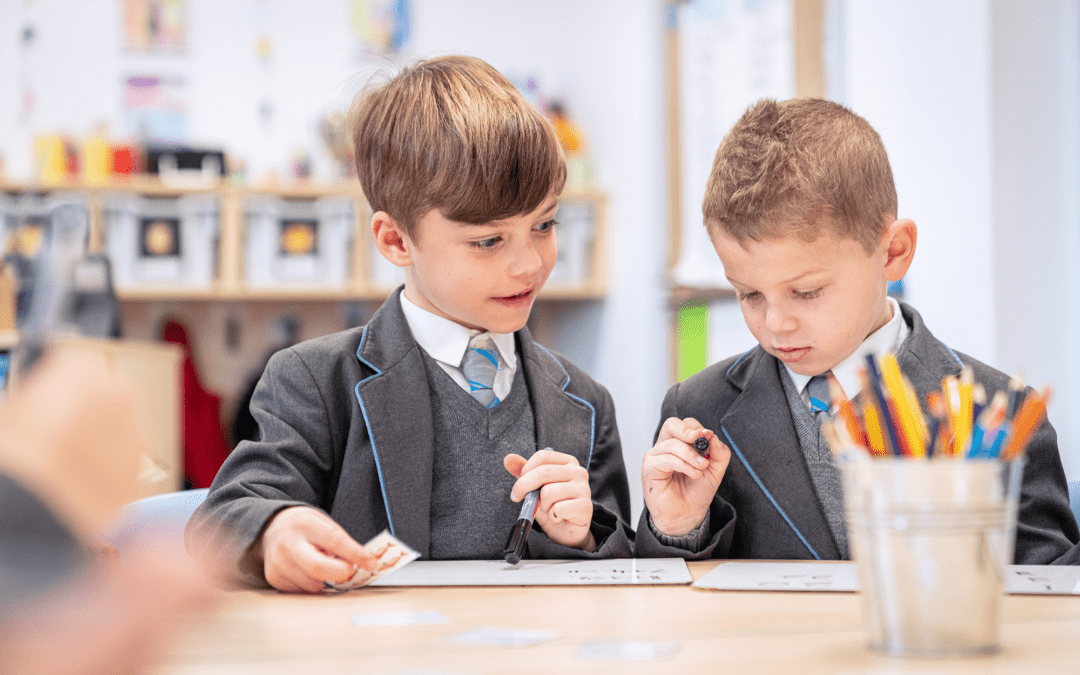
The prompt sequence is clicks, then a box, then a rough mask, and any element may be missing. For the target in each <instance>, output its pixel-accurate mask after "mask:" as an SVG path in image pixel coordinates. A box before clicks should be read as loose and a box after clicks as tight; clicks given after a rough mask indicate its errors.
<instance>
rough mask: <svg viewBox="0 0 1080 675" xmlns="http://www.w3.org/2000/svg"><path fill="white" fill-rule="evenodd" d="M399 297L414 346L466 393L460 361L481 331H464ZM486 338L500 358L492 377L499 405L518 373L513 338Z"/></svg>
mask: <svg viewBox="0 0 1080 675" xmlns="http://www.w3.org/2000/svg"><path fill="white" fill-rule="evenodd" d="M398 297H400V298H401V311H402V312H404V313H405V321H406V323H408V324H409V330H410V331H411V332H412V335H413V339H415V340H416V343H417V344H418V345H420V348H421V349H423V350H424V351H425V352H427V353H428V356H430V357H431V358H433V359H435V361H436V362H437V363H438V364H439V366H440V367H441V368H442V369H443V370H445V371H446V374H447V375H449V376H450V377H451V378H452V379H453V380H454V382H457V383H458V386H460V387H461V388H462V389H464V390H465V391H469V390H470V387H469V383H468V382H467V381H466V380H465V375H463V374H462V372H461V360H462V359H463V358H464V357H465V350H467V349H468V348H469V341H470V340H472V339H473V338H474V337H476V336H477V335H480V334H481V333H483V332H484V331H480V330H475V329H471V328H466V327H465V326H462V325H461V324H459V323H456V322H454V321H451V320H450V319H447V318H445V317H441V316H439V315H438V314H432V313H431V312H429V311H427V310H426V309H423V308H422V307H418V306H417V305H416V304H415V303H413V302H412V301H411V300H409V299H408V298H406V297H405V293H404V292H402V293H401V294H400V295H399V296H398ZM488 335H490V336H491V338H492V341H493V342H494V343H495V348H496V349H498V350H499V358H500V360H501V361H502V363H501V364H500V365H499V370H498V371H497V372H496V373H495V383H494V384H493V385H492V387H491V388H492V390H493V391H494V392H495V395H496V396H498V397H499V400H500V401H505V400H506V397H507V396H508V395H509V394H510V387H511V385H513V383H514V373H516V372H517V351H516V345H515V342H514V334H513V333H488Z"/></svg>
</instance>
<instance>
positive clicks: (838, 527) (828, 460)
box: [776, 361, 850, 560]
mask: <svg viewBox="0 0 1080 675" xmlns="http://www.w3.org/2000/svg"><path fill="white" fill-rule="evenodd" d="M776 367H777V368H778V369H779V370H780V381H781V382H783V384H784V395H785V396H786V397H787V403H788V408H790V409H791V419H792V420H793V421H794V422H795V433H796V434H798V436H799V446H800V447H802V451H803V456H804V457H806V468H807V469H809V470H810V480H811V482H812V483H813V484H814V492H816V493H817V497H818V501H820V502H821V506H822V509H823V510H824V511H825V520H826V521H827V522H828V523H829V531H830V532H831V533H832V536H833V541H834V542H836V548H837V550H839V551H840V558H841V559H842V560H847V559H848V558H849V557H850V556H849V554H848V540H847V523H846V522H845V520H844V485H843V483H842V481H841V479H840V470H839V469H838V468H836V464H835V463H834V462H833V457H832V452H830V451H829V445H828V443H826V442H825V437H824V436H822V435H821V427H820V426H819V425H818V423H817V420H815V419H814V416H813V415H812V414H811V413H810V410H809V409H808V408H807V407H806V403H804V402H803V400H802V396H801V395H800V392H799V390H798V389H796V388H795V383H794V382H793V381H792V380H791V375H790V374H789V373H788V371H787V368H785V367H784V364H783V363H781V362H780V361H777V363H776Z"/></svg>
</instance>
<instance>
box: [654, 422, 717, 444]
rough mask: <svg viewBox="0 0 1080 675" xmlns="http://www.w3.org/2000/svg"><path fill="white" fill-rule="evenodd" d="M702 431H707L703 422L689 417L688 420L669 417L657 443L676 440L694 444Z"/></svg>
mask: <svg viewBox="0 0 1080 675" xmlns="http://www.w3.org/2000/svg"><path fill="white" fill-rule="evenodd" d="M702 431H707V430H706V429H703V428H702V426H701V422H698V421H697V420H696V419H694V418H693V417H687V418H686V419H679V418H678V417H669V418H667V419H666V420H664V424H663V426H662V427H660V433H659V435H657V437H656V442H657V443H660V442H663V441H666V440H667V439H669V438H676V439H678V440H680V441H682V442H684V443H693V442H694V439H695V438H697V437H698V436H700V435H701V432H702ZM709 433H712V432H709Z"/></svg>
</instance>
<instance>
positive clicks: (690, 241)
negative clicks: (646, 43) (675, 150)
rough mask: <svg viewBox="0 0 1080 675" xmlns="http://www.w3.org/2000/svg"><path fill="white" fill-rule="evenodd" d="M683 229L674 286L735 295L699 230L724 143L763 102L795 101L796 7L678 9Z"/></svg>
mask: <svg viewBox="0 0 1080 675" xmlns="http://www.w3.org/2000/svg"><path fill="white" fill-rule="evenodd" d="M677 22H678V34H679V55H678V60H679V92H680V103H681V105H680V106H679V110H680V115H679V129H680V140H679V153H680V156H681V167H680V169H681V172H682V187H681V190H682V195H681V198H680V202H681V204H682V209H681V210H682V222H681V223H680V230H681V233H680V237H679V260H678V263H677V264H676V265H675V268H674V269H673V270H672V277H673V280H674V281H675V283H677V284H679V285H682V286H690V287H694V288H730V287H731V285H730V284H729V283H728V281H727V278H726V277H725V276H724V269H723V267H722V266H721V265H720V261H719V259H718V258H717V257H716V254H715V253H714V251H713V247H712V243H711V242H710V241H709V237H708V234H707V233H706V231H705V227H704V226H703V225H702V215H701V201H702V197H703V196H704V194H705V185H706V183H707V181H708V178H709V171H710V170H711V169H712V161H713V157H714V156H715V154H716V148H717V147H718V146H719V145H720V140H721V139H722V138H723V137H724V135H725V134H726V133H727V131H728V130H729V129H730V128H731V126H732V125H733V124H734V123H735V122H736V120H738V118H739V116H740V115H742V113H743V112H744V111H745V110H746V108H747V107H748V106H749V105H750V104H752V103H754V102H755V101H757V100H758V99H760V98H764V97H772V98H777V99H787V98H791V97H792V96H794V95H795V56H794V46H793V38H792V36H793V30H794V29H793V26H794V16H793V8H792V2H791V0H756V1H755V2H730V1H727V0H692V1H691V2H687V3H684V4H682V5H680V6H679V8H678V15H677Z"/></svg>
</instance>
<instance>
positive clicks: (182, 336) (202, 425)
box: [161, 321, 229, 488]
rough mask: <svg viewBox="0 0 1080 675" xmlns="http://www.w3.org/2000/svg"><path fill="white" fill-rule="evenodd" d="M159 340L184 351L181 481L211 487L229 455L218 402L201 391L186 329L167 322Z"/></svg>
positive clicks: (173, 322) (210, 395)
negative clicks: (183, 479) (182, 461)
mask: <svg viewBox="0 0 1080 675" xmlns="http://www.w3.org/2000/svg"><path fill="white" fill-rule="evenodd" d="M161 339H163V340H165V341H166V342H173V343H175V344H178V345H180V346H181V347H183V348H184V365H183V373H182V376H181V383H180V386H181V392H180V393H181V397H182V408H183V434H182V435H183V441H184V477H185V478H186V479H187V483H188V486H189V487H193V488H204V487H210V483H212V482H213V480H214V476H216V475H217V472H218V469H220V468H221V464H222V462H224V461H225V458H226V457H228V455H229V444H228V442H227V441H226V440H225V433H224V431H223V430H222V428H221V398H220V397H218V396H216V395H214V394H212V393H210V392H209V391H206V390H205V389H203V387H202V385H201V384H200V383H199V375H198V373H197V372H196V371H195V362H194V361H193V360H192V358H191V345H190V343H189V342H188V335H187V329H185V328H184V326H183V325H181V324H179V323H177V322H175V321H168V322H166V323H165V325H164V326H162V328H161Z"/></svg>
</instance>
